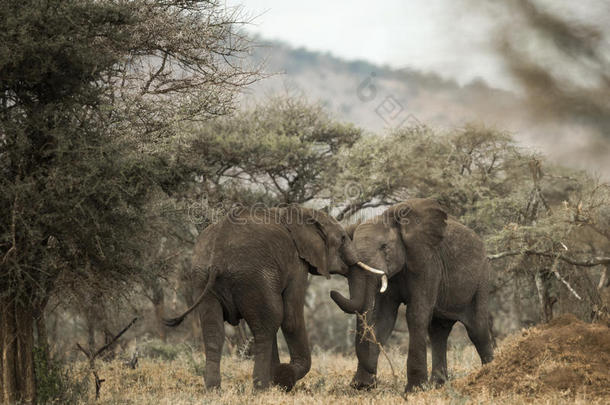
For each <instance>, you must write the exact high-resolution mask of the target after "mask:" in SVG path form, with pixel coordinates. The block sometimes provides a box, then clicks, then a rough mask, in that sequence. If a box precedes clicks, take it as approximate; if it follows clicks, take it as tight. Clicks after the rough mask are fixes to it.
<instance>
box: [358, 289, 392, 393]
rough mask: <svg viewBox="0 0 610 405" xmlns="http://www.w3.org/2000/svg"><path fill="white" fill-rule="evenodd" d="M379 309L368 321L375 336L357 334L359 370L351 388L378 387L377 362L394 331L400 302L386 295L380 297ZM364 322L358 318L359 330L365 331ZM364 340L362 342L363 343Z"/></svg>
mask: <svg viewBox="0 0 610 405" xmlns="http://www.w3.org/2000/svg"><path fill="white" fill-rule="evenodd" d="M378 300H379V307H378V308H376V309H375V313H374V316H373V319H372V320H368V321H367V323H369V325H368V326H371V325H370V324H371V323H373V331H374V332H375V336H374V338H373V336H370V335H366V336H364V337H362V336H359V335H358V334H356V355H357V356H358V368H357V369H356V374H354V377H353V378H352V382H351V386H352V387H354V388H356V389H359V390H360V389H371V388H374V387H375V386H376V385H377V379H376V375H377V362H378V360H379V353H380V351H381V350H380V347H379V345H385V343H386V342H387V341H388V338H389V337H390V335H391V334H392V330H394V325H395V323H396V314H397V313H398V307H399V306H400V301H399V300H397V299H395V298H394V297H392V296H391V295H390V294H386V295H383V296H380V297H378ZM363 322H364V320H363V319H362V318H361V317H358V320H357V323H358V328H357V330H359V331H361V330H364V329H365V325H364V324H363ZM361 340H362V341H361Z"/></svg>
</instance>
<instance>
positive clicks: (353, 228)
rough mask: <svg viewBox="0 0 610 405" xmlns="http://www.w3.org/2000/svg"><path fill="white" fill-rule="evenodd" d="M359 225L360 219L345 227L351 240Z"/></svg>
mask: <svg viewBox="0 0 610 405" xmlns="http://www.w3.org/2000/svg"><path fill="white" fill-rule="evenodd" d="M358 225H360V221H358V222H356V223H355V224H351V225H348V226H346V227H345V232H346V233H347V236H349V238H350V239H351V240H354V232H356V228H358Z"/></svg>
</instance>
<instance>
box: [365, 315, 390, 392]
mask: <svg viewBox="0 0 610 405" xmlns="http://www.w3.org/2000/svg"><path fill="white" fill-rule="evenodd" d="M357 316H358V320H360V322H362V335H361V336H360V341H361V342H362V341H367V342H370V343H373V344H375V345H377V347H379V351H380V352H381V353H383V356H384V357H385V358H386V360H387V361H388V364H389V365H390V370H392V377H393V378H394V385H397V384H398V376H397V375H396V372H395V371H394V365H393V364H392V360H390V356H389V355H388V352H386V350H385V349H384V347H383V345H382V344H381V343H380V342H379V341H378V340H377V336H376V335H375V330H374V327H373V326H372V325H369V324H368V322H367V321H366V312H365V313H363V314H357Z"/></svg>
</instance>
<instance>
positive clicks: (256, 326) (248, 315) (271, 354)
mask: <svg viewBox="0 0 610 405" xmlns="http://www.w3.org/2000/svg"><path fill="white" fill-rule="evenodd" d="M246 302H249V303H252V304H251V305H249V306H248V307H247V308H244V310H243V316H244V319H245V320H246V322H247V323H248V326H249V327H250V330H251V331H252V334H253V335H254V347H253V354H254V372H253V373H252V377H253V381H254V388H255V389H265V388H267V387H269V383H270V382H271V376H272V374H271V373H272V368H273V365H274V363H275V362H276V361H278V362H279V356H277V332H278V329H279V327H280V323H281V320H282V302H281V297H280V296H271V297H269V296H266V297H265V296H252V297H246ZM274 346H275V349H274Z"/></svg>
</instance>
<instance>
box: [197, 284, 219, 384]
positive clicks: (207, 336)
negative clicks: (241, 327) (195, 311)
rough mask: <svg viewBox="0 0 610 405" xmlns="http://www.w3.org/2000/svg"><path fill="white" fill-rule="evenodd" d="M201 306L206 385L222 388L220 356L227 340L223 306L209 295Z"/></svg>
mask: <svg viewBox="0 0 610 405" xmlns="http://www.w3.org/2000/svg"><path fill="white" fill-rule="evenodd" d="M199 308H200V311H199V317H200V320H201V331H202V333H203V344H204V346H205V372H204V380H205V386H206V388H208V389H214V388H220V358H221V356H222V346H223V344H224V340H225V328H224V320H223V316H222V306H221V305H220V302H218V300H217V299H216V298H215V297H213V296H208V297H205V298H204V299H203V302H202V303H201V305H200V306H199Z"/></svg>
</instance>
